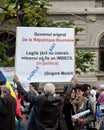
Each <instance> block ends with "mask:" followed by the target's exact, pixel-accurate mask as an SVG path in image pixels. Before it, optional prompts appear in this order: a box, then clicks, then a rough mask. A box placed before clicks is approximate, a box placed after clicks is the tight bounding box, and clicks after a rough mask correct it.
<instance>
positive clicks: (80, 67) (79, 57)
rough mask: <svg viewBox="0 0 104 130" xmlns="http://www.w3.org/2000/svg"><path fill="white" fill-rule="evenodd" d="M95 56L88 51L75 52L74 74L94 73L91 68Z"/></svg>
mask: <svg viewBox="0 0 104 130" xmlns="http://www.w3.org/2000/svg"><path fill="white" fill-rule="evenodd" d="M94 57H95V54H94V53H92V52H90V51H88V50H86V51H85V50H84V51H76V73H77V74H80V73H81V72H84V73H87V72H89V71H90V72H91V71H95V70H94V69H93V67H91V68H90V67H89V66H93V64H94Z"/></svg>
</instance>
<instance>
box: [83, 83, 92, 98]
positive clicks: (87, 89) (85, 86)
mask: <svg viewBox="0 0 104 130" xmlns="http://www.w3.org/2000/svg"><path fill="white" fill-rule="evenodd" d="M90 90H91V86H90V85H89V84H83V91H84V95H85V96H86V97H87V96H89V95H91V93H90Z"/></svg>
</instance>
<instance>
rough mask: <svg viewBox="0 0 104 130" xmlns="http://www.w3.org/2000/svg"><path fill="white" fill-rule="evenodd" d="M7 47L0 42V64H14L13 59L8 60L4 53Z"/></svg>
mask: <svg viewBox="0 0 104 130" xmlns="http://www.w3.org/2000/svg"><path fill="white" fill-rule="evenodd" d="M7 48H8V46H7V45H5V44H4V43H1V42H0V66H4V67H8V66H9V67H11V66H13V64H14V61H13V60H10V58H9V57H8V56H7V55H6V49H7Z"/></svg>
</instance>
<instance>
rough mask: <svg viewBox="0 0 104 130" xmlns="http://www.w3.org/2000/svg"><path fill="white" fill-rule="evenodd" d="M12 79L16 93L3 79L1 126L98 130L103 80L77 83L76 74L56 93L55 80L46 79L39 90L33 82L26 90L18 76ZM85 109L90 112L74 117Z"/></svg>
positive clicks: (2, 129)
mask: <svg viewBox="0 0 104 130" xmlns="http://www.w3.org/2000/svg"><path fill="white" fill-rule="evenodd" d="M13 81H14V83H15V84H16V87H15V88H13V90H14V92H15V96H16V97H13V96H12V95H11V92H10V89H9V88H8V87H7V86H6V85H5V82H3V81H1V80H0V130H97V128H96V122H97V116H99V115H98V112H101V113H103V112H104V85H103V84H102V85H100V86H99V87H95V86H91V85H90V84H77V78H76V76H73V78H72V79H71V81H70V83H69V84H68V86H66V87H65V88H64V89H63V92H62V93H60V95H59V94H58V95H57V93H56V92H55V90H56V87H55V85H54V84H52V83H46V84H45V85H44V87H43V91H42V93H39V92H38V91H37V83H30V84H29V91H28V92H27V91H25V89H24V88H23V86H22V84H21V83H20V80H19V77H18V76H16V75H15V76H14V78H13ZM86 110H89V113H87V114H84V115H83V116H79V117H77V118H73V115H76V114H79V115H80V113H81V112H85V111H86ZM101 113H100V114H101ZM100 129H101V127H100Z"/></svg>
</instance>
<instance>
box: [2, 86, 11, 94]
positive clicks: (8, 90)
mask: <svg viewBox="0 0 104 130" xmlns="http://www.w3.org/2000/svg"><path fill="white" fill-rule="evenodd" d="M1 91H6V92H7V93H8V94H10V89H9V88H8V87H7V86H6V85H2V87H1Z"/></svg>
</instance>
